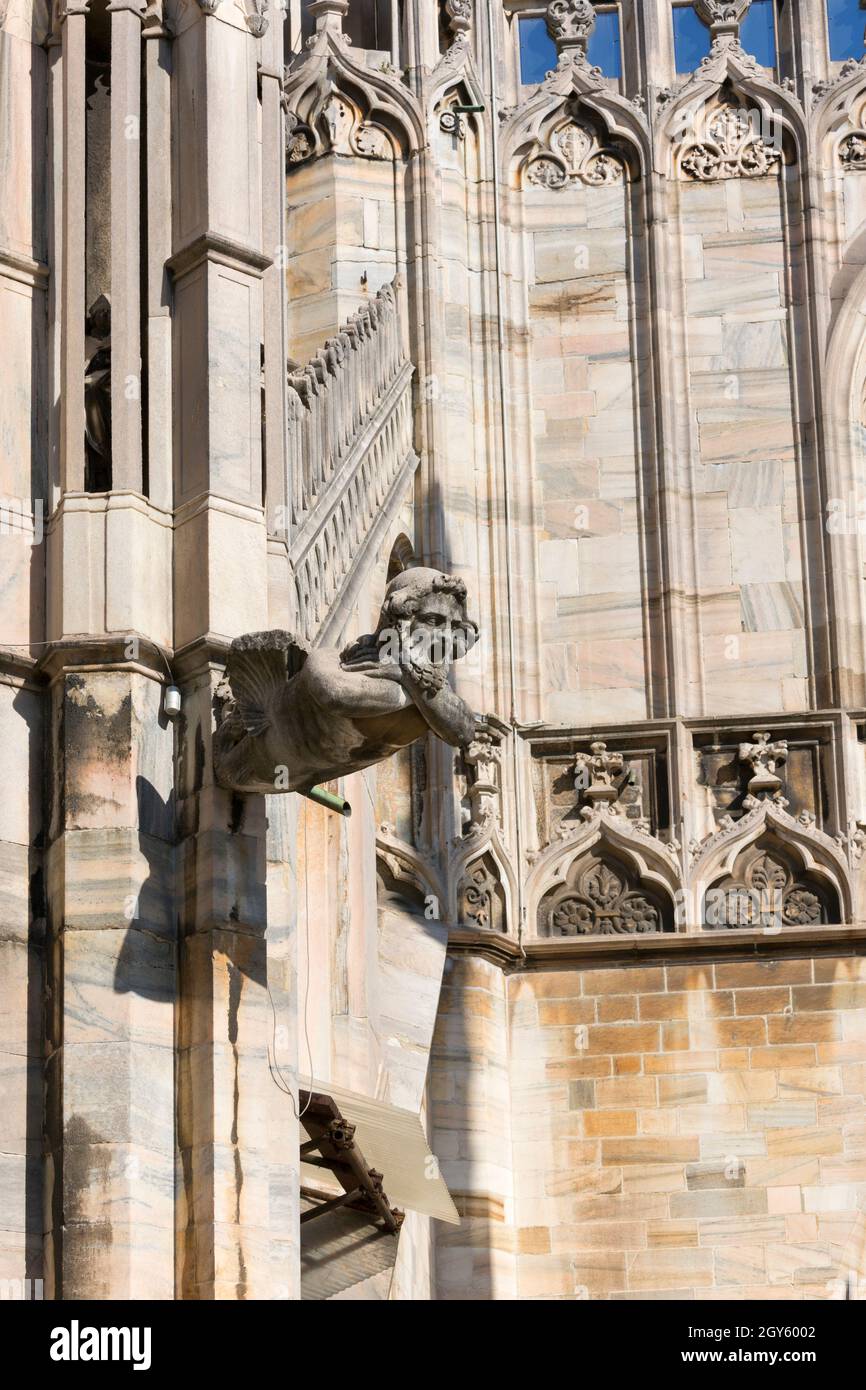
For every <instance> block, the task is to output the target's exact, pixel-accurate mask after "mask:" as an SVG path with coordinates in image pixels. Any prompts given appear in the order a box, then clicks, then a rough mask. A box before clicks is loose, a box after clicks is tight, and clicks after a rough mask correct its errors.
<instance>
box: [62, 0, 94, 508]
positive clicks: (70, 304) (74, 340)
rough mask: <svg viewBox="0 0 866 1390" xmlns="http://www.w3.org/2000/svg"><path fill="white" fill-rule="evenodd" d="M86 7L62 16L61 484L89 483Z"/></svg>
mask: <svg viewBox="0 0 866 1390" xmlns="http://www.w3.org/2000/svg"><path fill="white" fill-rule="evenodd" d="M86 22H87V21H86V8H85V6H84V4H83V3H80V0H71V3H70V4H69V5H67V8H66V13H65V15H64V18H63V162H64V182H63V307H62V318H61V331H60V332H61V338H60V341H61V347H60V351H61V391H60V412H61V425H60V429H61V469H60V476H61V486H62V488H63V490H64V491H66V492H81V491H82V490H83V488H84V313H85V304H84V189H85V158H84V156H85V135H84V111H85V107H84V101H85V97H84V42H85V24H86Z"/></svg>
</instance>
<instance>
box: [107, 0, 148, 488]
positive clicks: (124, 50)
mask: <svg viewBox="0 0 866 1390" xmlns="http://www.w3.org/2000/svg"><path fill="white" fill-rule="evenodd" d="M108 11H109V13H110V15H111V484H112V488H113V489H114V490H115V491H119V490H130V491H132V492H141V486H142V477H141V389H142V383H141V264H140V262H141V218H140V192H141V189H140V169H141V15H140V13H139V9H138V4H137V0H112V3H111V4H110V5H109V6H108Z"/></svg>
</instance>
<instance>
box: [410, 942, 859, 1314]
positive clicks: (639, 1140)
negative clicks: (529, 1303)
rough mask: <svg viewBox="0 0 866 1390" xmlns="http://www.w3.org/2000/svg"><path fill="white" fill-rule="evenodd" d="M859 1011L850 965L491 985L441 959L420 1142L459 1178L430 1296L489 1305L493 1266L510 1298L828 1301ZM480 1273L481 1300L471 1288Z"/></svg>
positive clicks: (847, 1235)
mask: <svg viewBox="0 0 866 1390" xmlns="http://www.w3.org/2000/svg"><path fill="white" fill-rule="evenodd" d="M497 976H499V980H500V986H501V989H502V994H503V996H504V998H503V1003H502V1005H501V1006H500V1007H501V1012H502V1019H501V1031H500V1032H499V1033H497V1031H496V1028H495V1019H496V1005H495V1003H494V1000H495V997H496V977H497ZM506 1001H507V1018H508V1023H507V1030H506V1028H505V1023H504V1016H505V1008H506ZM864 1004H866V960H864V958H863V957H862V956H854V955H848V956H846V955H841V954H840V955H824V954H822V955H816V956H814V957H813V958H810V956H809V954H808V953H804V954H802V955H785V956H784V957H780V958H775V959H773V958H767V959H763V958H762V959H725V957H724V956H721V957H719V956H717V957H716V958H715V959H709V958H705V959H703V960H700V961H695V962H693V963H688V964H680V963H677V961H676V960H675V959H673V958H672V959H671V960H670V963H669V964H655V963H654V964H651V965H646V966H644V965H622V966H617V967H616V968H613V969H612V968H609V967H608V966H607V965H601V966H589V965H588V966H586V967H585V968H584V967H581V966H580V965H575V966H574V968H571V969H549V970H547V969H541V970H537V971H528V972H524V973H519V974H515V975H512V976H510V977H505V978H504V979H503V977H502V976H501V973H500V971H499V969H498V967H497V966H495V965H493V964H490V963H488V962H485V961H477V960H476V961H470V960H469V959H468V958H461V959H458V960H456V961H455V962H454V967H453V969H452V970H451V972H450V974H449V975H447V976H446V982H445V987H444V989H443V1013H442V1015H441V1019H440V1026H439V1032H438V1045H437V1049H436V1054H437V1058H438V1059H439V1060H438V1064H437V1065H438V1068H439V1071H438V1072H434V1078H435V1079H434V1083H433V1085H434V1098H435V1107H434V1119H435V1126H436V1130H435V1141H434V1143H435V1148H436V1152H437V1153H438V1154H439V1155H440V1158H441V1160H442V1164H443V1172H444V1174H445V1177H446V1180H447V1181H448V1182H449V1183H450V1184H451V1185H452V1188H454V1189H459V1188H461V1187H465V1186H466V1183H465V1181H464V1180H465V1178H466V1175H467V1171H468V1168H469V1163H468V1160H469V1158H470V1156H471V1155H472V1154H475V1156H476V1162H475V1164H474V1165H473V1166H472V1170H471V1172H472V1176H471V1181H472V1183H473V1185H474V1190H473V1192H472V1193H471V1195H470V1194H468V1193H464V1194H463V1197H462V1201H463V1208H464V1210H465V1211H466V1212H467V1216H468V1218H469V1219H468V1221H465V1222H464V1227H462V1228H460V1230H459V1231H449V1232H448V1233H446V1235H445V1237H444V1242H445V1244H444V1248H442V1245H441V1244H440V1249H439V1251H438V1252H437V1273H438V1277H439V1291H438V1296H439V1297H440V1298H443V1297H444V1298H471V1297H491V1296H493V1297H503V1296H504V1297H508V1296H509V1295H508V1294H507V1293H506V1292H504V1288H505V1287H506V1272H507V1271H508V1269H509V1267H510V1265H511V1262H512V1260H513V1262H514V1264H515V1266H516V1277H515V1288H516V1295H517V1297H519V1298H521V1299H526V1298H529V1299H532V1298H542V1299H574V1298H575V1297H576V1298H579V1299H583V1298H586V1299H630V1298H637V1299H645V1298H673V1299H698V1300H706V1299H730V1298H742V1299H760V1298H769V1299H779V1298H784V1299H802V1298H806V1299H810V1298H822V1299H823V1298H826V1297H828V1296H829V1295H830V1294H831V1293H832V1292H833V1291H834V1289H835V1288H837V1287H839V1286H838V1284H837V1281H839V1280H844V1279H845V1278H846V1277H847V1272H848V1271H849V1270H850V1269H854V1270H856V1269H857V1268H858V1264H859V1261H860V1260H861V1259H862V1252H861V1246H862V1242H863V1217H862V1214H858V1205H859V1204H860V1203H861V1202H862V1198H863V1196H864V1194H866V1120H864V1092H866V1028H864V1019H866V1013H864ZM461 1014H462V1017H460V1015H461ZM491 1030H493V1031H491ZM506 1031H507V1036H505V1034H506ZM458 1033H460V1035H461V1038H462V1040H463V1048H464V1050H465V1051H466V1052H467V1053H468V1054H469V1057H468V1065H467V1066H465V1067H464V1068H463V1069H462V1071H461V1074H462V1077H463V1082H462V1083H461V1087H460V1094H459V1095H458V1093H457V1092H455V1091H454V1085H453V1083H452V1085H451V1089H450V1090H449V1089H448V1084H447V1082H446V1076H445V1071H446V1068H445V1065H444V1064H445V1059H446V1058H447V1057H450V1058H451V1061H450V1074H451V1076H452V1077H453V1075H454V1073H455V1070H456V1068H455V1066H454V1052H453V1049H454V1046H455V1041H456V1038H457V1034H458ZM506 1059H507V1061H506ZM503 1067H505V1068H507V1072H508V1076H509V1079H510V1086H511V1103H510V1114H507V1113H506V1110H507V1103H506V1101H505V1096H504V1094H502V1092H503V1091H504V1087H499V1086H497V1083H496V1078H497V1076H499V1075H500V1074H501V1069H502V1068H503ZM470 1078H474V1081H473V1085H472V1086H470V1085H469V1084H468V1083H469V1079H470ZM481 1078H483V1079H484V1087H483V1090H484V1094H485V1097H486V1099H487V1102H488V1104H487V1107H486V1109H485V1108H484V1107H483V1106H481V1105H480V1104H478V1101H477V1099H476V1095H475V1093H476V1092H477V1091H478V1090H479V1088H480V1087H481ZM497 1095H499V1096H500V1101H499V1104H498V1105H497V1104H495V1097H496V1096H497ZM482 1149H484V1150H485V1152H486V1161H485V1162H484V1163H480V1162H479V1161H478V1160H479V1158H480V1157H481V1151H482ZM512 1166H513V1173H514V1189H513V1196H511V1195H510V1194H509V1184H508V1180H507V1176H504V1175H503V1170H504V1173H506V1174H507V1170H508V1169H510V1168H511V1167H512ZM479 1223H481V1224H482V1225H483V1227H484V1232H483V1233H482V1232H480V1231H478V1230H477V1229H474V1228H477V1227H478V1225H479ZM482 1234H483V1239H484V1243H485V1244H486V1245H487V1247H488V1248H489V1255H488V1265H487V1266H486V1267H485V1266H484V1265H483V1263H482V1260H481V1258H480V1255H479V1252H478V1250H477V1249H476V1248H475V1247H476V1246H478V1245H479V1244H480V1243H481V1239H482ZM485 1268H489V1269H491V1270H492V1271H493V1272H494V1274H497V1275H498V1285H499V1286H498V1287H495V1289H494V1291H493V1292H492V1293H491V1292H490V1291H489V1289H488V1292H485V1293H479V1292H477V1291H476V1292H473V1289H477V1288H478V1287H479V1280H480V1275H481V1272H482V1270H483V1269H485ZM487 1284H488V1285H489V1284H490V1279H489V1278H488V1280H487Z"/></svg>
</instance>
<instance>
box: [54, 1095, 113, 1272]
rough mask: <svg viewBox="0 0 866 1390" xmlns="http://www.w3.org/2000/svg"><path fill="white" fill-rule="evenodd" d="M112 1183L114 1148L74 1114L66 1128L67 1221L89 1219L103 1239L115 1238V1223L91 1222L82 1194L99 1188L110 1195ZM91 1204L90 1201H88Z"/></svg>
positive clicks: (64, 1177)
mask: <svg viewBox="0 0 866 1390" xmlns="http://www.w3.org/2000/svg"><path fill="white" fill-rule="evenodd" d="M110 1187H111V1152H110V1150H109V1148H108V1146H107V1144H106V1141H105V1139H104V1138H103V1136H102V1135H101V1134H99V1133H98V1132H97V1131H96V1130H95V1129H92V1128H91V1126H90V1125H89V1124H88V1123H87V1121H86V1120H85V1119H83V1118H82V1116H81V1115H72V1116H71V1117H70V1119H69V1120H68V1121H67V1123H66V1127H65V1129H64V1132H63V1196H64V1200H63V1223H64V1225H65V1226H69V1225H71V1224H72V1223H73V1222H86V1223H87V1225H88V1226H94V1227H95V1228H96V1229H98V1230H99V1232H100V1236H101V1239H100V1243H101V1244H103V1245H106V1246H108V1245H110V1244H111V1242H112V1230H111V1223H110V1222H109V1221H105V1222H91V1221H90V1220H89V1219H88V1218H87V1217H86V1216H85V1215H84V1210H85V1208H84V1204H83V1203H82V1202H81V1197H82V1195H83V1194H84V1193H88V1194H90V1193H91V1192H92V1190H93V1189H94V1188H95V1189H96V1190H97V1191H100V1190H101V1191H102V1192H103V1193H105V1195H106V1196H108V1195H109V1193H110ZM88 1205H89V1203H88Z"/></svg>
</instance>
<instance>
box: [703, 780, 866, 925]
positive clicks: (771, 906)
mask: <svg viewBox="0 0 866 1390" xmlns="http://www.w3.org/2000/svg"><path fill="white" fill-rule="evenodd" d="M744 805H745V806H746V807H747V810H746V814H745V815H744V816H741V817H740V819H739V820H736V821H735V820H734V819H733V818H732V817H731V816H723V817H722V819H721V821H720V823H719V827H718V829H717V830H716V831H715V832H714V833H713V834H711V835H709V836H708V837H707V838H706V839H705V840H704V841H702V842H701V843H700V844H699V845H695V846H693V849H692V864H691V872H690V876H689V879H690V890H689V892H690V899H691V903H690V906H691V913H690V919H691V920H693V921H694V922H695V923H696V924H700V925H703V926H706V927H709V928H719V927H725V928H736V927H744V928H751V929H752V930H755V929H758V930H763V931H765V932H769V933H775V932H776V931H778V930H783V929H784V928H785V927H813V926H814V927H819V926H821V925H831V924H838V923H844V922H847V921H851V920H853V915H854V912H853V907H854V896H855V895H854V889H853V883H852V878H851V873H850V867H849V861H848V856H847V854H846V852H845V847H844V843H843V842H840V841H839V840H837V839H832V838H831V837H830V836H829V835H826V834H825V833H824V832H823V831H822V830H819V829H818V827H817V825H816V824H815V818H814V816H813V815H812V814H811V812H808V811H804V812H802V813H801V814H800V815H799V816H791V815H789V814H788V812H787V810H786V809H785V802H784V799H783V798H781V797H780V796H775V797H769V796H767V797H764V798H762V799H757V798H754V797H747V798H746V801H745V802H744ZM710 895H714V896H710ZM708 919H709V920H708Z"/></svg>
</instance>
